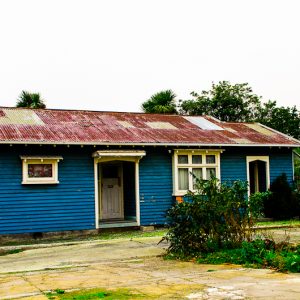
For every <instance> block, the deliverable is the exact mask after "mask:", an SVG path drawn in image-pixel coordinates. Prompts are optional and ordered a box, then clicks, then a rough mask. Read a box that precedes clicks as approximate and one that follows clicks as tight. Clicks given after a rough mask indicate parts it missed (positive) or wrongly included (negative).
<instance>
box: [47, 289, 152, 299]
mask: <svg viewBox="0 0 300 300" xmlns="http://www.w3.org/2000/svg"><path fill="white" fill-rule="evenodd" d="M45 295H46V296H47V297H48V299H51V300H94V299H106V300H113V299H114V300H127V299H128V300H129V299H146V298H145V295H142V294H136V293H132V292H130V291H129V290H127V289H118V290H114V291H108V290H105V289H90V290H80V291H74V292H65V291H64V290H60V289H57V290H55V291H54V292H50V293H46V294H45ZM147 299H149V297H148V296H147Z"/></svg>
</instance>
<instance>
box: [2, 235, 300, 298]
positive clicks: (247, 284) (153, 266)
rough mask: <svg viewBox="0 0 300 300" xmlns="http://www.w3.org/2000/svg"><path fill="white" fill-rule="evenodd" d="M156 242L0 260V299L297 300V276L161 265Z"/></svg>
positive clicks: (35, 252)
mask: <svg viewBox="0 0 300 300" xmlns="http://www.w3.org/2000/svg"><path fill="white" fill-rule="evenodd" d="M158 240H159V238H141V239H133V240H114V241H109V242H104V241H94V242H84V243H79V244H76V245H68V246H65V245H62V246H54V247H49V248H40V249H32V250H26V251H24V252H21V253H17V254H12V255H8V256H2V257H0V299H11V298H22V299H23V298H24V299H35V300H37V299H47V298H46V297H45V296H44V292H47V291H49V290H55V289H58V288H59V289H63V290H68V289H78V288H80V289H83V288H92V287H97V288H101V287H102V288H106V289H116V288H120V287H122V288H129V289H130V290H133V291H138V292H139V293H143V294H145V299H147V298H150V297H151V299H153V298H156V299H273V300H275V299H282V298H285V299H300V274H281V273H277V272H274V271H271V270H253V269H245V268H242V267H240V266H234V265H221V266H215V265H199V264H195V263H191V262H179V261H165V260H163V258H162V257H161V255H162V254H163V253H164V247H165V246H166V245H163V244H159V245H157V242H158Z"/></svg>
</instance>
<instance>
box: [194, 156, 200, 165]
mask: <svg viewBox="0 0 300 300" xmlns="http://www.w3.org/2000/svg"><path fill="white" fill-rule="evenodd" d="M192 163H193V164H202V155H193V156H192Z"/></svg>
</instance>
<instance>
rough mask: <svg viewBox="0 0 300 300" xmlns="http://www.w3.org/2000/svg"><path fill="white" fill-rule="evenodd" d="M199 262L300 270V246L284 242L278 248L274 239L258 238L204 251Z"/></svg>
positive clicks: (292, 270) (284, 270)
mask: <svg viewBox="0 0 300 300" xmlns="http://www.w3.org/2000/svg"><path fill="white" fill-rule="evenodd" d="M197 262H198V263H208V264H220V263H232V264H241V265H244V266H246V267H258V268H261V267H263V268H273V269H276V270H278V271H282V272H286V271H290V272H300V248H299V246H298V247H291V246H289V245H288V244H284V246H283V247H282V246H281V247H280V248H279V249H277V247H276V244H275V242H274V241H270V240H261V239H256V240H254V241H252V242H246V241H245V242H243V243H242V246H241V247H240V248H237V249H223V250H222V251H218V252H213V253H204V254H203V253H202V254H201V255H200V257H199V258H198V259H197Z"/></svg>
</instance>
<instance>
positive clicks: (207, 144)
mask: <svg viewBox="0 0 300 300" xmlns="http://www.w3.org/2000/svg"><path fill="white" fill-rule="evenodd" d="M0 144H6V145H65V146H68V145H70V146H71V145H79V146H165V147H168V146H188V147H288V148H298V147H300V142H299V141H298V144H263V143H262V144H255V143H250V144H229V143H228V144H226V143H223V144H222V143H220V144H218V143H215V144H213V143H211V144H210V143H206V144H204V143H142V142H136V143H134V142H130V143H127V142H119V143H118V142H114V143H111V142H97V141H94V142H68V141H66V142H61V141H59V142H57V141H47V142H41V141H0Z"/></svg>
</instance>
